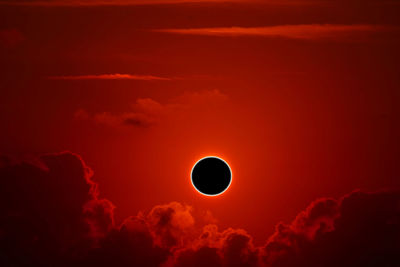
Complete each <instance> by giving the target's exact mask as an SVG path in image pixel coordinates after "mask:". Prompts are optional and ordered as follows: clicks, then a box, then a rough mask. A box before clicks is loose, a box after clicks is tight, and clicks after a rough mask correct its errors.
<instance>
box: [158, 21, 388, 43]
mask: <svg viewBox="0 0 400 267" xmlns="http://www.w3.org/2000/svg"><path fill="white" fill-rule="evenodd" d="M385 29H387V28H386V27H385V26H379V25H368V24H362V25H334V24H304V25H278V26H266V27H222V28H191V29H157V30H155V31H156V32H164V33H170V34H182V35H205V36H220V37H241V36H243V37H244V36H256V37H257V36H258V37H268V38H290V39H306V40H314V39H333V38H337V37H351V36H352V35H353V34H357V33H372V32H379V31H382V30H385Z"/></svg>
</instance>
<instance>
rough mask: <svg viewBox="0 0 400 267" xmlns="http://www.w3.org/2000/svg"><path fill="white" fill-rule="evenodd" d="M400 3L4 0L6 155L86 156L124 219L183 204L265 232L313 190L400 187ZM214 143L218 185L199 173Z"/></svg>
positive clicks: (2, 134) (0, 25)
mask: <svg viewBox="0 0 400 267" xmlns="http://www.w3.org/2000/svg"><path fill="white" fill-rule="evenodd" d="M183 2H184V3H183ZM399 8H400V5H399V3H398V1H392V2H385V3H382V1H377V0H376V1H374V0H370V1H357V0H351V1H329V0H316V1H284V2H280V1H270V2H269V1H255V2H250V1H232V2H229V1H193V2H192V1H161V0H160V1H148V2H147V1H146V3H144V1H122V0H121V1H97V0H95V1H90V2H89V1H67V0H65V1H61V0H60V1H58V0H56V1H35V0H33V1H1V2H0V60H1V66H0V68H1V71H0V124H1V125H2V127H1V128H2V130H1V131H0V153H1V154H5V155H10V156H15V157H27V155H30V156H32V155H39V154H43V153H57V152H60V151H72V152H74V153H77V154H79V155H80V156H81V157H82V158H83V159H84V161H85V162H86V164H87V165H88V166H90V167H91V169H93V171H94V176H93V180H94V181H96V182H97V183H98V185H99V190H100V192H101V197H103V198H107V199H109V200H110V201H111V202H112V203H113V204H114V205H115V206H116V209H115V216H116V221H117V222H118V223H120V222H121V221H122V220H123V219H125V218H126V217H128V216H130V215H135V214H137V213H138V212H139V211H147V212H148V211H150V210H151V209H152V208H153V207H154V206H155V205H159V204H164V203H169V202H171V201H177V202H179V203H185V204H188V205H191V206H192V207H193V208H194V210H196V211H199V212H206V211H210V212H211V214H212V215H213V217H215V218H216V219H217V220H218V225H219V227H220V229H226V228H228V227H233V228H243V229H246V231H247V232H248V233H249V234H251V235H252V236H253V238H254V240H255V243H256V244H263V243H264V241H265V240H266V239H267V238H268V236H270V235H271V234H272V233H273V232H274V227H275V225H276V224H277V223H278V222H280V221H285V222H290V221H292V220H293V219H294V218H295V217H296V215H297V214H298V213H299V212H300V211H302V210H304V209H305V208H306V207H307V206H308V205H309V203H310V202H312V201H313V200H314V199H316V198H320V197H333V198H339V197H341V196H343V195H345V194H346V193H349V192H351V191H352V190H354V189H364V190H367V191H375V190H379V189H392V188H397V187H398V186H399V185H400V183H399V179H398V177H399V174H400V169H399V164H398V160H399V158H400V155H399V151H400V145H399V141H398V139H399V134H400V127H399V125H400V123H399V114H400V110H399V109H400V108H399V107H400V105H399V100H400V90H399V88H400V75H399V74H400V73H399V70H400V63H399V62H400V53H399V49H398V47H399V44H400V35H399V33H400V28H399V26H400V20H399V16H398V14H399V11H400V10H399ZM206 155H216V156H219V157H222V158H223V159H225V160H226V161H227V162H228V163H229V164H230V165H231V168H232V171H233V183H232V185H231V187H230V188H229V190H228V191H227V192H226V193H224V194H223V195H221V196H219V197H215V198H207V197H204V196H202V195H200V194H198V193H197V192H196V191H195V190H194V188H193V187H192V185H191V183H190V176H189V175H190V170H191V168H192V165H193V163H195V162H196V161H197V160H198V159H199V158H201V157H203V156H206ZM71 197H73V196H71Z"/></svg>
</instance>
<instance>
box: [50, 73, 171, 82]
mask: <svg viewBox="0 0 400 267" xmlns="http://www.w3.org/2000/svg"><path fill="white" fill-rule="evenodd" d="M48 79H50V80H139V81H170V80H172V79H171V78H166V77H159V76H153V75H133V74H119V73H115V74H99V75H76V76H50V77H48Z"/></svg>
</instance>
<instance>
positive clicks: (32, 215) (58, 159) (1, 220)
mask: <svg viewBox="0 0 400 267" xmlns="http://www.w3.org/2000/svg"><path fill="white" fill-rule="evenodd" d="M0 166H1V167H0V177H1V179H0V210H1V215H0V247H1V251H2V252H1V257H0V265H2V266H10V265H12V266H21V265H32V266H34V265H39V264H40V265H42V266H43V265H54V264H55V263H57V262H59V261H60V259H61V258H63V257H67V258H69V257H73V255H74V253H75V252H76V250H77V249H78V248H79V247H80V246H82V245H83V244H87V245H89V244H91V243H92V241H93V240H92V239H91V238H90V233H91V232H92V229H91V225H89V224H87V223H86V222H87V220H92V221H93V222H94V219H95V218H94V217H93V218H89V217H87V216H86V214H85V213H83V212H82V209H83V206H85V205H87V206H94V205H97V204H98V203H108V200H101V199H98V188H97V184H96V183H95V182H93V180H92V175H93V172H92V170H91V169H90V168H89V167H88V166H86V164H85V163H84V162H83V160H82V158H81V157H80V156H79V155H77V154H74V153H70V152H63V153H58V154H47V155H43V156H40V157H38V158H33V159H29V160H24V161H15V160H12V159H10V158H8V159H6V160H3V162H2V164H0ZM102 213H103V215H104V216H105V217H106V216H108V215H105V214H106V213H105V212H102ZM103 215H100V214H98V216H97V217H96V219H99V220H105V219H104V218H102V217H103ZM110 216H111V215H110ZM110 223H111V222H110Z"/></svg>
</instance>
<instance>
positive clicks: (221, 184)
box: [191, 157, 232, 196]
mask: <svg viewBox="0 0 400 267" xmlns="http://www.w3.org/2000/svg"><path fill="white" fill-rule="evenodd" d="M191 179H192V184H193V186H194V188H196V190H197V191H199V192H200V193H201V194H203V195H207V196H217V195H220V194H222V193H223V192H225V191H226V190H227V189H228V187H229V185H230V184H231V181H232V172H231V168H230V167H229V165H228V163H226V161H224V160H223V159H221V158H218V157H205V158H202V159H200V160H199V161H197V162H196V164H195V165H194V166H193V168H192V173H191Z"/></svg>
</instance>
